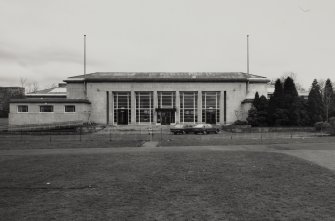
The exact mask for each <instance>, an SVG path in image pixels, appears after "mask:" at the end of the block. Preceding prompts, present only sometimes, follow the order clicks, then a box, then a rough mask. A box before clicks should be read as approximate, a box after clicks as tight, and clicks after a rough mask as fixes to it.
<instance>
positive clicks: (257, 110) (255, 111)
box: [247, 77, 335, 126]
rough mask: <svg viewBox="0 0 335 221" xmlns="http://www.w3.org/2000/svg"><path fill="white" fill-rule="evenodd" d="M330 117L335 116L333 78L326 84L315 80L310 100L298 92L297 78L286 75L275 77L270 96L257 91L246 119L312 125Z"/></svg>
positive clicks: (258, 123) (259, 122)
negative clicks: (322, 84) (273, 87)
mask: <svg viewBox="0 0 335 221" xmlns="http://www.w3.org/2000/svg"><path fill="white" fill-rule="evenodd" d="M331 117H335V96H334V90H333V85H332V82H331V81H330V79H327V80H326V82H325V84H324V87H321V86H320V84H319V82H318V81H317V80H316V79H315V80H314V81H313V83H312V86H311V89H310V92H309V95H308V99H304V98H303V97H300V96H299V95H298V92H297V89H296V85H295V83H294V80H293V79H292V78H291V77H287V78H285V79H284V80H280V79H277V80H276V82H275V90H274V93H273V95H272V96H271V97H270V99H267V98H266V97H265V96H261V97H259V94H258V92H256V94H255V98H254V101H253V103H252V107H251V109H250V110H249V112H248V117H247V121H248V124H250V125H252V126H313V125H314V124H315V123H317V122H322V121H325V122H328V121H329V119H330V118H331Z"/></svg>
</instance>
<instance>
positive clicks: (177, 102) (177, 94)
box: [176, 91, 180, 124]
mask: <svg viewBox="0 0 335 221" xmlns="http://www.w3.org/2000/svg"><path fill="white" fill-rule="evenodd" d="M179 123H180V93H179V91H176V124H179Z"/></svg>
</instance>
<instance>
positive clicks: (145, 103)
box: [135, 91, 154, 124]
mask: <svg viewBox="0 0 335 221" xmlns="http://www.w3.org/2000/svg"><path fill="white" fill-rule="evenodd" d="M135 96H136V122H137V123H139V124H141V123H151V122H153V106H154V105H153V103H154V102H153V93H152V92H151V91H150V92H147V91H145V92H135Z"/></svg>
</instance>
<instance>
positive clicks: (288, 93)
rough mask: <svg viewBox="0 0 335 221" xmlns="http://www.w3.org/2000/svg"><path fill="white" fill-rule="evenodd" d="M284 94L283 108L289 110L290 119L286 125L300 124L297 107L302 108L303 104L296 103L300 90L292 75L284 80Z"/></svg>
mask: <svg viewBox="0 0 335 221" xmlns="http://www.w3.org/2000/svg"><path fill="white" fill-rule="evenodd" d="M283 94H284V96H283V108H284V109H286V110H287V113H288V119H289V121H288V122H287V123H285V126H293V125H298V124H299V122H298V120H299V119H297V112H298V110H297V108H302V105H300V106H298V105H297V103H296V102H298V99H297V98H298V92H297V89H296V87H295V84H294V81H293V79H292V78H290V77H287V78H286V79H285V81H284V88H283Z"/></svg>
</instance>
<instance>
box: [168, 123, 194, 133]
mask: <svg viewBox="0 0 335 221" xmlns="http://www.w3.org/2000/svg"><path fill="white" fill-rule="evenodd" d="M192 128H193V125H184V124H177V125H175V126H174V127H173V128H170V131H171V132H172V133H173V134H185V133H189V132H192V131H191V129H192Z"/></svg>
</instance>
